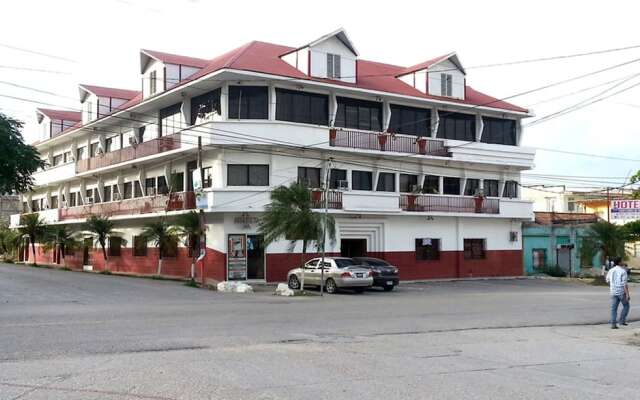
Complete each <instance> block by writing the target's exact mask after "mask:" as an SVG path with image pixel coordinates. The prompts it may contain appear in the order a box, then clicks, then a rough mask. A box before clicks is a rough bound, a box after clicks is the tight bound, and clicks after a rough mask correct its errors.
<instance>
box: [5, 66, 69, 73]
mask: <svg viewBox="0 0 640 400" xmlns="http://www.w3.org/2000/svg"><path fill="white" fill-rule="evenodd" d="M0 69H14V70H18V71H28V72H43V73H46V74H58V75H71V72H64V71H55V70H51V69H42V68H31V67H20V66H15V65H0Z"/></svg>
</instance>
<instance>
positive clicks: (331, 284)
mask: <svg viewBox="0 0 640 400" xmlns="http://www.w3.org/2000/svg"><path fill="white" fill-rule="evenodd" d="M325 288H326V289H327V293H329V294H334V293H335V292H337V291H338V286H337V285H336V281H334V280H333V279H331V278H329V279H327V282H326V283H325Z"/></svg>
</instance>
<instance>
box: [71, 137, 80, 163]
mask: <svg viewBox="0 0 640 400" xmlns="http://www.w3.org/2000/svg"><path fill="white" fill-rule="evenodd" d="M77 153H78V141H77V140H74V141H73V142H71V158H72V159H73V161H78V160H76V154H77Z"/></svg>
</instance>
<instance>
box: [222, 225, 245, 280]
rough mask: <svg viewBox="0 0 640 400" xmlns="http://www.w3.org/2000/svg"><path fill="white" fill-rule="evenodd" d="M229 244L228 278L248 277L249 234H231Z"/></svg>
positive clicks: (242, 278)
mask: <svg viewBox="0 0 640 400" xmlns="http://www.w3.org/2000/svg"><path fill="white" fill-rule="evenodd" d="M228 238H229V240H228V244H227V280H229V281H233V280H246V279H247V235H245V234H230V235H229V237H228Z"/></svg>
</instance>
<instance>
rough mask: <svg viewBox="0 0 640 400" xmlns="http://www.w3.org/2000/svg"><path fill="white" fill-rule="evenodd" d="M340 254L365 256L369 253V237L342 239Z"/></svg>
mask: <svg viewBox="0 0 640 400" xmlns="http://www.w3.org/2000/svg"><path fill="white" fill-rule="evenodd" d="M340 255H341V256H342V257H364V256H366V255H367V239H341V240H340Z"/></svg>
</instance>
